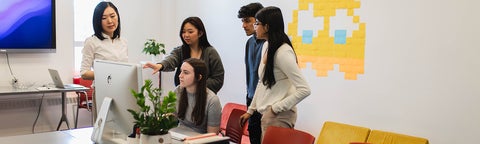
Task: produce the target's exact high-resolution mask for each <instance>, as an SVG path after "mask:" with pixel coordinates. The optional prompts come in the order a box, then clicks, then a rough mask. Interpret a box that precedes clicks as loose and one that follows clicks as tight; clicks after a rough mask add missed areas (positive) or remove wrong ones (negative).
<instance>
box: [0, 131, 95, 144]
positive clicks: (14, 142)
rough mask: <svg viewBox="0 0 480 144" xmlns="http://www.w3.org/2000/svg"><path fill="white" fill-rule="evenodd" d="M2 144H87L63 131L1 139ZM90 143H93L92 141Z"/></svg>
mask: <svg viewBox="0 0 480 144" xmlns="http://www.w3.org/2000/svg"><path fill="white" fill-rule="evenodd" d="M0 143H1V144H37V143H48V144H86V143H85V141H81V140H79V139H76V138H74V137H72V136H71V135H69V134H68V133H65V132H63V131H55V132H46V133H37V134H28V135H18V136H8V137H0ZM87 143H88V142H87ZM90 143H92V142H91V141H90Z"/></svg>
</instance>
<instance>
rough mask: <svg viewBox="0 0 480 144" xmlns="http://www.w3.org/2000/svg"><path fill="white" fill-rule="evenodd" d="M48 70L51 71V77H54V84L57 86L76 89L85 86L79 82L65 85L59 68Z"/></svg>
mask: <svg viewBox="0 0 480 144" xmlns="http://www.w3.org/2000/svg"><path fill="white" fill-rule="evenodd" d="M48 72H49V73H50V77H52V80H53V84H55V87H56V88H61V89H75V88H83V87H84V86H82V85H78V84H66V85H64V84H63V82H62V79H61V78H60V75H59V74H58V71H57V70H54V69H48Z"/></svg>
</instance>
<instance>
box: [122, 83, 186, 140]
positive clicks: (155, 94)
mask: <svg viewBox="0 0 480 144" xmlns="http://www.w3.org/2000/svg"><path fill="white" fill-rule="evenodd" d="M152 85H153V84H152V81H151V80H145V84H144V85H143V86H142V88H141V89H140V92H136V91H134V90H132V94H133V96H134V97H135V99H136V100H137V105H138V106H139V107H140V111H134V110H132V109H128V111H129V112H130V113H131V114H132V116H133V118H134V119H135V122H134V123H135V125H136V126H138V127H139V129H140V133H141V136H140V144H142V143H144V144H147V143H148V144H150V143H152V144H153V143H171V141H172V140H171V136H170V134H169V132H168V130H170V129H171V128H174V127H176V126H177V125H178V119H177V117H176V116H175V115H174V112H175V111H176V105H175V104H176V94H175V93H174V92H172V91H170V92H169V93H168V95H167V96H164V97H163V99H162V98H161V90H160V88H152ZM147 101H150V102H151V105H149V104H148V103H146V102H147Z"/></svg>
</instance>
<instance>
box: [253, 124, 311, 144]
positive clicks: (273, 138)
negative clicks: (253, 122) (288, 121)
mask: <svg viewBox="0 0 480 144" xmlns="http://www.w3.org/2000/svg"><path fill="white" fill-rule="evenodd" d="M314 142H315V137H314V136H312V135H311V134H309V133H306V132H303V131H300V130H296V129H293V128H284V127H276V126H270V127H268V128H267V131H266V132H265V135H264V136H263V141H262V144H313V143H314Z"/></svg>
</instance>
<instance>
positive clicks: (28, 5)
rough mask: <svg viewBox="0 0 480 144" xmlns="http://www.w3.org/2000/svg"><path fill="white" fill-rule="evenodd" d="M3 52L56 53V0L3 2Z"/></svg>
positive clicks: (0, 11) (0, 19)
mask: <svg viewBox="0 0 480 144" xmlns="http://www.w3.org/2000/svg"><path fill="white" fill-rule="evenodd" d="M0 52H9V53H10V52H26V53H37V52H56V33H55V0H2V2H1V4H0Z"/></svg>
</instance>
